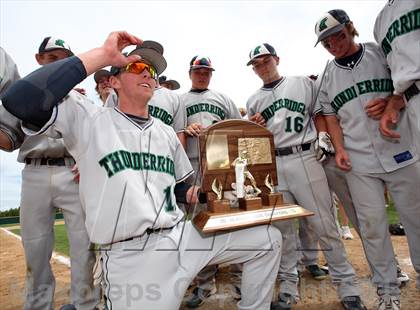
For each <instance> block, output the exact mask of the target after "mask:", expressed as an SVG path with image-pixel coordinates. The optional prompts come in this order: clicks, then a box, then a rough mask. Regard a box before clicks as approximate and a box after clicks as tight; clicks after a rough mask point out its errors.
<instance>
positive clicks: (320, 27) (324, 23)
mask: <svg viewBox="0 0 420 310" xmlns="http://www.w3.org/2000/svg"><path fill="white" fill-rule="evenodd" d="M327 20H328V17H324V18H323V19H322V20H321V21H320V22H319V26H318V29H319V32H321V31H322V30H325V29H327V28H328V26H327V24H326V22H327Z"/></svg>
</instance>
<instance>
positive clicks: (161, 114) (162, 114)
mask: <svg viewBox="0 0 420 310" xmlns="http://www.w3.org/2000/svg"><path fill="white" fill-rule="evenodd" d="M149 114H150V115H151V116H153V117H155V118H158V119H160V120H161V121H162V122H164V123H165V124H166V125H169V126H171V125H172V123H173V117H172V115H171V114H169V113H168V112H167V111H166V110H165V109H162V108H159V107H156V106H153V105H149Z"/></svg>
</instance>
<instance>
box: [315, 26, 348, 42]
mask: <svg viewBox="0 0 420 310" xmlns="http://www.w3.org/2000/svg"><path fill="white" fill-rule="evenodd" d="M344 27H346V24H339V25H336V26H334V27H332V28H331V29H328V30H327V31H325V32H323V33H322V34H321V35H320V36H319V37H318V40H317V41H316V43H315V46H317V45H318V43H319V42H321V41H322V40H325V39H326V38H328V37H329V36H330V35H332V34H334V33H337V32H339V31H341V30H343V29H344Z"/></svg>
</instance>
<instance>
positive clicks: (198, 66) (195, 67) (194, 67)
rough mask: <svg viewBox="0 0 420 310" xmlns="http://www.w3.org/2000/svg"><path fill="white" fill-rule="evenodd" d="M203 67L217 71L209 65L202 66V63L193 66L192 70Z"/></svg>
mask: <svg viewBox="0 0 420 310" xmlns="http://www.w3.org/2000/svg"><path fill="white" fill-rule="evenodd" d="M202 68H205V69H209V70H211V71H216V70H214V68H212V67H209V66H200V65H197V66H191V68H190V70H197V69H202Z"/></svg>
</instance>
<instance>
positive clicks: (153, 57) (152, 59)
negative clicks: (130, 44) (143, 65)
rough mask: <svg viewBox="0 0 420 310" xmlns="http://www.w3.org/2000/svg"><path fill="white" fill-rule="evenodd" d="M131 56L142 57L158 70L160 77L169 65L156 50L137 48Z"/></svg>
mask: <svg viewBox="0 0 420 310" xmlns="http://www.w3.org/2000/svg"><path fill="white" fill-rule="evenodd" d="M129 55H139V56H141V58H142V59H144V60H146V61H148V62H149V63H150V64H151V65H152V66H153V67H154V68H155V69H156V72H157V74H158V75H160V74H161V73H162V72H163V71H165V69H166V66H167V63H166V60H165V58H164V57H163V56H162V55H161V54H159V53H158V52H157V51H156V50H154V49H150V48H137V49H135V50H134V51H132V52H131V53H130V54H129Z"/></svg>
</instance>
